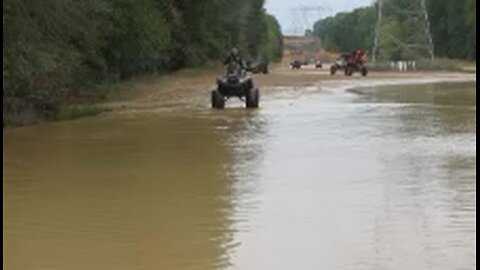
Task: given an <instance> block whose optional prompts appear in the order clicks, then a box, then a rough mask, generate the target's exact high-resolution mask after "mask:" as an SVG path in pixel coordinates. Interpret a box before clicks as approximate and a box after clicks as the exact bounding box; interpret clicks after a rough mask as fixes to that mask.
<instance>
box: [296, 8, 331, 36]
mask: <svg viewBox="0 0 480 270" xmlns="http://www.w3.org/2000/svg"><path fill="white" fill-rule="evenodd" d="M328 11H330V9H329V8H326V7H323V6H305V5H303V4H300V6H299V7H298V8H292V9H291V14H292V15H291V16H292V17H291V20H292V25H291V32H292V34H295V35H303V34H304V33H305V31H306V30H307V29H312V30H313V25H314V24H315V22H316V21H318V20H320V19H322V18H323V15H324V14H325V12H328Z"/></svg>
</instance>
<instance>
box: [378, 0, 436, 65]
mask: <svg viewBox="0 0 480 270" xmlns="http://www.w3.org/2000/svg"><path fill="white" fill-rule="evenodd" d="M385 2H387V4H388V9H389V11H390V12H391V13H395V14H400V15H404V16H405V17H408V21H409V23H408V28H409V29H408V33H409V35H408V37H407V38H404V39H401V38H399V37H396V36H395V35H394V34H393V33H392V32H391V31H390V30H389V29H388V28H387V27H386V21H385V12H386V6H385ZM394 2H395V1H389V0H377V3H376V6H377V12H378V15H377V16H378V19H377V24H376V27H375V40H374V45H373V51H372V60H373V62H374V63H375V61H376V60H377V57H378V56H379V53H381V51H382V47H383V46H384V45H385V44H386V43H390V44H393V45H394V46H395V48H396V49H402V50H404V51H406V52H408V53H409V54H410V55H412V56H415V57H417V58H430V59H431V60H432V61H434V60H435V54H434V47H433V39H432V34H431V32H430V19H429V17H428V11H427V6H426V0H408V1H407V3H408V4H409V5H408V7H407V8H405V7H402V8H399V7H397V6H396V5H395V3H394ZM404 2H405V1H404Z"/></svg>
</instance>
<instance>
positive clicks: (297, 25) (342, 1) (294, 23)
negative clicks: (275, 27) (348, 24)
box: [266, 0, 374, 34]
mask: <svg viewBox="0 0 480 270" xmlns="http://www.w3.org/2000/svg"><path fill="white" fill-rule="evenodd" d="M373 2H374V0H266V8H267V11H268V13H270V14H273V15H275V17H276V18H277V20H278V21H279V22H280V25H281V27H282V31H283V33H285V34H294V33H295V31H296V32H297V34H303V33H304V31H305V29H307V25H313V22H315V21H316V19H317V18H319V17H327V16H330V15H334V14H335V13H338V12H343V11H351V10H353V9H355V8H358V7H362V6H368V5H371V4H372V3H373ZM303 7H307V8H308V7H322V9H310V10H312V11H309V12H302V11H301V10H300V9H302V8H303ZM311 27H312V26H310V28H311Z"/></svg>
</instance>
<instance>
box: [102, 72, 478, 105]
mask: <svg viewBox="0 0 480 270" xmlns="http://www.w3.org/2000/svg"><path fill="white" fill-rule="evenodd" d="M328 70H329V68H328V66H324V67H323V68H322V69H315V68H314V67H313V66H306V67H303V68H302V69H300V70H291V69H290V68H289V67H288V66H286V65H285V64H278V65H276V66H272V67H271V70H270V73H269V74H267V75H263V74H253V75H251V76H252V77H253V80H254V83H255V84H256V85H257V86H258V87H259V88H260V89H261V91H262V93H263V94H268V93H269V92H272V91H281V89H292V88H294V89H301V88H303V87H309V86H310V87H311V86H315V87H318V88H319V89H322V88H328V89H329V90H332V89H339V90H342V89H343V90H345V89H347V88H355V87H364V86H369V85H381V84H411V83H430V82H446V81H475V80H476V74H467V73H452V72H371V73H370V74H368V76H367V77H362V76H360V75H359V74H354V76H352V77H346V76H344V75H343V74H337V75H335V76H332V75H330V73H329V71H328ZM221 74H222V70H221V69H214V70H205V71H198V70H197V71H191V70H186V71H181V72H178V73H175V74H171V75H168V76H150V77H144V78H139V79H136V80H132V81H130V82H127V83H123V84H122V85H121V88H122V89H121V90H120V91H121V92H123V93H124V94H123V97H121V98H119V99H118V100H117V101H115V102H108V103H105V104H101V105H99V106H101V107H105V108H108V109H113V110H118V109H125V108H138V107H157V106H162V105H165V104H178V103H199V102H208V100H209V98H208V97H209V91H210V90H212V89H213V88H214V87H215V81H216V78H217V76H219V75H221Z"/></svg>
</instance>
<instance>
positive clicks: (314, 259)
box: [3, 83, 476, 269]
mask: <svg viewBox="0 0 480 270" xmlns="http://www.w3.org/2000/svg"><path fill="white" fill-rule="evenodd" d="M475 88H476V85H475V83H456V84H437V85H419V86H388V87H372V88H365V89H358V90H354V91H348V92H345V91H320V90H318V89H314V88H313V89H309V90H308V91H298V90H291V91H289V90H285V91H278V92H274V91H272V93H270V94H269V95H266V96H264V97H263V100H262V103H261V109H259V110H254V111H252V110H245V109H243V108H241V106H242V104H240V103H234V104H231V105H230V107H231V108H228V109H226V110H225V111H215V110H210V109H207V108H208V107H207V105H208V104H203V105H198V106H196V105H195V106H190V107H188V108H183V107H182V106H181V105H179V106H177V107H172V108H168V109H158V110H153V109H149V110H143V111H142V110H131V111H123V112H118V113H114V114H109V115H105V116H101V117H97V118H91V119H82V120H79V121H73V122H64V123H53V124H47V125H40V126H33V127H24V128H18V129H9V130H6V131H4V147H5V150H4V164H3V165H4V180H3V187H4V191H3V196H4V199H3V202H4V207H3V210H4V213H3V218H4V223H3V229H4V231H3V236H4V251H3V255H4V258H5V260H4V267H5V269H475V267H476V263H475V261H476V247H475V245H476V180H475V178H476V101H475V97H476V92H475V91H476V90H475Z"/></svg>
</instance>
